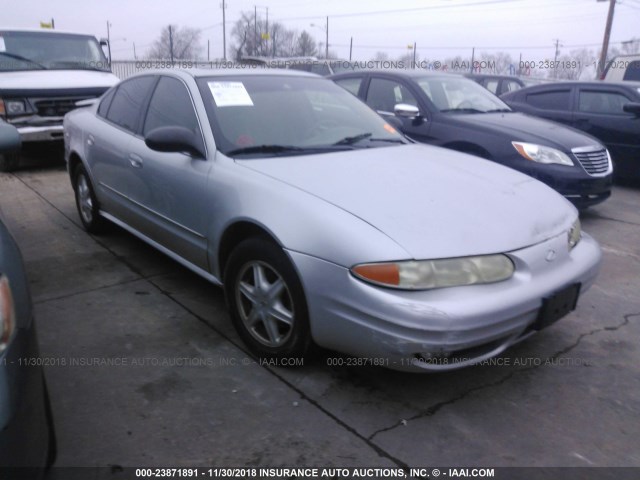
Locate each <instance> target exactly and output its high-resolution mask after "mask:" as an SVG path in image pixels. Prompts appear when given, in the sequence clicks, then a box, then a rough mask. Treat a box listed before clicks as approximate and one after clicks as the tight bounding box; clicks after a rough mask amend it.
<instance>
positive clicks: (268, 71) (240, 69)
mask: <svg viewBox="0 0 640 480" xmlns="http://www.w3.org/2000/svg"><path fill="white" fill-rule="evenodd" d="M144 75H176V76H179V77H183V78H184V77H191V78H202V77H229V76H234V77H235V76H240V77H253V76H269V77H276V76H278V77H282V76H285V77H309V78H324V77H322V76H321V75H317V74H315V73H309V72H303V71H300V70H285V69H283V68H267V67H265V66H263V65H237V68H234V67H231V68H188V69H180V68H175V69H170V70H169V69H153V70H145V71H144V72H140V73H138V74H136V75H132V76H131V77H128V78H127V80H128V79H129V78H135V77H141V76H144Z"/></svg>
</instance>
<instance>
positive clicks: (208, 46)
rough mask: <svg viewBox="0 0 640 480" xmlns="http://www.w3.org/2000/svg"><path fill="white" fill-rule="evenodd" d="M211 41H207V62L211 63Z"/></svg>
mask: <svg viewBox="0 0 640 480" xmlns="http://www.w3.org/2000/svg"><path fill="white" fill-rule="evenodd" d="M209 44H210V41H209V40H207V62H208V61H209V48H210V45H209Z"/></svg>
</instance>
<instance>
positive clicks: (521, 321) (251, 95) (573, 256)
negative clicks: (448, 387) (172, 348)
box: [65, 70, 601, 371]
mask: <svg viewBox="0 0 640 480" xmlns="http://www.w3.org/2000/svg"><path fill="white" fill-rule="evenodd" d="M478 88H481V87H478ZM65 149H66V159H67V162H68V171H69V175H70V179H71V182H72V185H73V189H74V191H75V195H76V204H77V206H78V212H79V216H80V220H81V221H82V224H83V225H84V227H85V228H86V229H87V230H88V231H90V232H94V231H99V229H100V228H102V227H103V226H104V222H105V220H110V221H111V222H114V223H116V224H117V225H120V226H121V227H123V228H124V229H126V230H128V231H129V232H131V233H132V234H134V235H136V236H137V237H139V238H141V239H142V240H144V241H146V242H148V243H149V244H150V245H152V246H154V247H156V248H157V249H159V250H160V251H162V252H164V253H166V254H167V255H169V256H170V257H172V258H173V259H175V260H176V261H178V262H180V263H181V264H183V265H185V266H187V267H188V268H190V269H191V270H193V271H194V272H196V273H198V274H200V275H202V276H203V277H204V278H206V279H208V280H210V281H211V282H213V283H215V284H223V285H224V288H225V294H226V299H227V302H228V305H229V308H230V311H231V317H232V321H233V323H234V325H235V327H236V329H237V330H238V333H239V334H240V336H241V338H242V339H243V340H244V342H245V343H246V344H247V346H248V347H249V348H250V350H251V352H253V354H255V355H256V356H259V357H262V358H274V357H275V358H277V357H294V356H296V357H298V356H304V355H305V354H307V353H308V352H309V351H310V349H311V348H312V346H313V345H314V344H315V345H319V346H321V347H325V348H329V349H333V350H338V351H341V352H345V353H348V354H352V355H358V356H361V357H365V358H368V359H372V362H375V364H377V365H381V366H386V367H389V368H395V369H404V370H418V371H421V370H435V369H449V368H457V367H461V366H465V365H470V364H473V363H475V362H478V361H481V360H483V359H486V358H489V357H492V356H494V355H497V354H499V353H500V352H502V351H503V350H504V349H506V348H507V347H509V346H510V345H512V344H514V343H515V342H517V341H519V340H521V339H523V338H525V337H526V336H528V335H530V334H531V333H532V332H534V331H535V330H538V329H540V328H544V327H546V326H548V325H549V324H551V323H553V322H555V321H556V320H558V319H559V318H560V317H562V316H564V315H565V314H566V313H568V312H569V311H571V310H572V309H573V308H574V307H575V305H576V301H577V299H578V295H579V294H580V293H582V292H584V291H585V290H586V289H587V288H588V287H589V286H590V285H591V284H592V282H593V280H594V278H595V276H596V273H597V271H598V268H599V264H600V260H601V253H600V249H599V247H598V245H597V243H596V242H595V241H594V240H593V239H592V238H591V237H589V236H588V235H586V234H582V235H581V233H580V223H579V221H578V213H577V211H576V209H575V208H574V207H573V206H572V205H571V204H570V203H569V202H567V201H566V200H564V199H563V198H562V197H561V196H560V195H558V194H557V193H555V192H554V191H553V190H551V189H549V188H548V187H547V186H545V185H543V184H542V183H540V182H538V181H536V180H534V179H532V178H530V177H527V176H524V175H522V174H520V173H518V172H516V171H514V170H511V169H508V168H504V167H502V166H500V165H497V164H495V163H492V162H487V161H484V160H481V159H477V158H475V157H471V156H468V155H462V154H460V153H458V152H453V151H450V150H445V149H441V148H436V147H430V146H426V145H419V144H413V143H410V142H409V141H408V140H406V139H405V138H404V137H403V136H402V135H400V134H399V133H398V132H397V131H396V130H394V128H393V127H391V126H390V125H389V124H387V123H386V122H385V121H384V120H383V119H382V118H380V117H379V116H378V115H377V114H376V113H375V112H373V111H372V110H371V109H369V108H368V107H367V106H366V105H365V104H363V103H362V102H360V101H359V100H358V99H357V98H355V97H354V96H353V95H351V94H350V93H348V92H346V91H345V90H344V89H342V88H340V87H338V86H337V85H335V84H334V83H333V82H331V81H329V80H326V79H323V78H321V77H318V76H316V75H311V74H307V73H303V72H291V71H289V70H261V71H245V72H230V71H218V72H215V71H211V70H201V71H197V70H190V71H164V72H157V73H147V74H143V75H139V76H136V77H131V78H129V79H127V80H124V81H123V82H122V83H120V84H119V85H118V86H117V87H115V88H113V89H111V90H110V91H109V92H107V94H106V95H105V96H104V97H103V98H102V100H101V101H100V103H99V105H95V106H92V107H88V108H84V109H78V110H74V111H73V112H71V113H68V114H67V115H66V116H65ZM373 359H376V360H373Z"/></svg>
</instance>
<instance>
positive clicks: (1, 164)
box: [0, 153, 20, 172]
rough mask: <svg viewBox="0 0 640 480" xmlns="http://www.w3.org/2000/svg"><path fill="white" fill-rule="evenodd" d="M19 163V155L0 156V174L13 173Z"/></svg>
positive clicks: (7, 154) (6, 154) (5, 154)
mask: <svg viewBox="0 0 640 480" xmlns="http://www.w3.org/2000/svg"><path fill="white" fill-rule="evenodd" d="M19 163H20V154H19V153H2V154H0V172H13V171H14V170H15V169H16V168H18V164H19Z"/></svg>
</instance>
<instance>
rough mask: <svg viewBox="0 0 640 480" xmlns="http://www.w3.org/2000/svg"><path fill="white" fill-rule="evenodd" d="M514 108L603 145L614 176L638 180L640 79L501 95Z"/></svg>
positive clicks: (545, 87)
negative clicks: (571, 129) (607, 153)
mask: <svg viewBox="0 0 640 480" xmlns="http://www.w3.org/2000/svg"><path fill="white" fill-rule="evenodd" d="M502 99H503V100H504V101H505V102H506V103H507V104H508V105H509V106H510V107H511V108H513V109H514V110H517V111H519V112H524V113H528V114H531V115H536V116H538V117H542V118H546V119H549V120H554V121H556V122H560V123H563V124H566V125H569V126H571V127H574V128H577V129H579V130H582V131H584V132H586V133H588V134H589V135H592V136H594V137H596V138H597V139H599V140H600V141H601V142H602V143H604V144H605V146H606V147H607V149H608V150H609V152H610V153H611V157H612V159H613V163H614V171H615V174H616V177H618V178H620V179H636V180H638V179H640V82H615V83H609V82H606V83H605V82H563V83H560V84H549V85H538V86H536V87H530V88H526V89H523V90H519V91H518V92H512V93H509V94H507V95H504V96H503V97H502Z"/></svg>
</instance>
